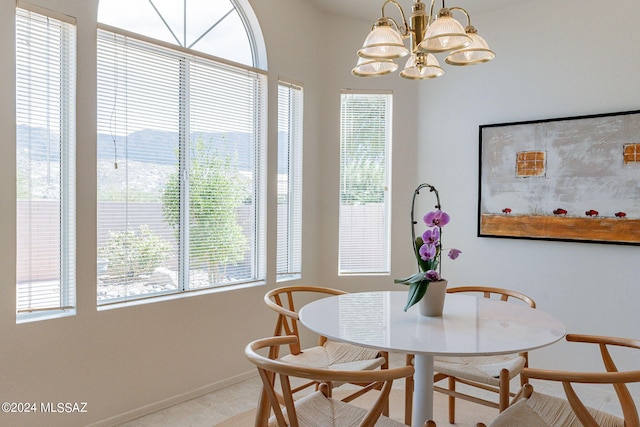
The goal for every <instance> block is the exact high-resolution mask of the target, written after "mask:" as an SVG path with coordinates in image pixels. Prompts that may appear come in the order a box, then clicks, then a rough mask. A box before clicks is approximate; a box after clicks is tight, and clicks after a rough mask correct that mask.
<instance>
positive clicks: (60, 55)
mask: <svg viewBox="0 0 640 427" xmlns="http://www.w3.org/2000/svg"><path fill="white" fill-rule="evenodd" d="M15 10H16V12H15V14H16V15H15V16H16V29H15V34H16V54H15V58H16V128H17V127H18V123H19V122H20V121H21V115H22V114H25V113H26V114H28V115H29V116H28V117H29V118H31V117H32V116H31V113H32V112H33V111H34V110H33V109H32V107H31V106H32V101H33V100H34V98H33V96H31V90H32V87H31V83H32V80H31V79H28V83H27V85H26V89H27V92H26V93H22V92H21V91H22V81H19V80H18V79H20V78H21V75H20V73H19V72H18V70H20V68H21V66H22V65H21V62H20V61H21V59H20V55H21V52H22V50H21V46H20V33H19V31H20V28H19V25H18V24H19V22H20V20H21V19H27V20H31V18H27V17H21V16H20V15H21V14H22V13H26V14H28V15H31V14H36V15H39V16H40V17H42V18H45V19H46V20H47V22H48V23H49V22H51V21H56V22H55V23H56V25H59V26H60V29H59V33H58V37H59V39H58V40H59V43H60V45H59V50H58V52H57V56H54V57H53V58H51V57H49V59H51V60H52V61H54V62H53V64H56V63H57V64H59V66H60V69H59V74H55V71H53V73H54V74H51V72H50V74H48V75H47V76H45V77H44V78H46V84H47V88H51V87H52V86H53V89H54V90H57V91H58V97H59V98H58V97H54V100H53V101H52V100H48V102H55V103H56V104H57V105H58V108H59V110H56V112H57V113H58V116H57V118H56V119H54V123H53V125H54V126H55V125H56V124H57V126H58V131H59V135H58V142H59V151H58V154H59V156H60V157H59V172H58V174H59V175H58V179H59V181H58V185H59V189H58V192H57V197H58V199H54V200H56V201H57V203H59V207H58V209H57V211H58V212H59V213H58V215H59V217H58V229H57V231H55V232H54V233H57V235H58V237H57V239H58V244H57V247H58V250H59V253H58V255H57V258H58V266H57V273H56V274H57V279H56V280H54V281H57V285H56V286H57V288H56V287H55V286H54V287H53V288H52V287H51V283H50V282H51V281H50V280H49V281H42V280H41V281H40V282H39V283H38V284H36V285H34V284H33V283H30V284H29V285H28V290H29V291H28V293H29V294H30V295H33V292H34V291H35V292H36V293H37V291H38V290H40V292H43V294H42V295H49V298H53V299H54V300H56V299H57V300H58V304H54V305H52V306H49V305H45V304H43V303H42V302H41V303H40V304H38V301H35V306H34V305H33V302H29V306H28V307H26V308H20V306H21V304H24V302H22V303H21V292H20V291H19V290H18V288H19V287H20V285H19V284H18V280H16V322H17V323H24V322H31V321H37V320H46V319H52V318H59V317H66V316H73V315H75V314H76V216H75V215H76V214H75V210H76V209H75V184H76V173H75V149H76V134H75V132H76V129H75V126H76V125H75V119H76V113H75V112H76V85H77V83H76V80H77V23H76V19H75V18H74V17H71V16H67V15H64V14H62V13H59V12H56V11H52V10H49V9H46V8H42V7H39V6H36V5H33V4H30V3H27V2H23V1H18V2H17V3H16V9H15ZM21 11H22V12H21ZM44 35H45V37H44V39H46V40H47V42H46V43H47V46H46V47H51V45H50V43H49V42H48V40H49V39H48V38H47V36H48V35H49V33H47V34H44ZM54 35H55V34H54ZM26 36H27V37H29V40H30V42H33V40H34V39H33V38H32V37H31V34H28V35H26ZM29 47H30V49H27V50H25V52H26V51H30V50H31V48H32V47H33V45H32V44H31V43H30V44H29ZM54 47H56V46H55V43H54ZM29 55H30V53H29ZM39 65H41V64H39ZM25 66H28V65H25ZM30 76H31V75H30ZM51 77H54V78H55V79H56V81H55V82H53V81H50V80H49V79H50V78H51ZM56 84H57V85H59V86H56ZM40 91H41V90H40ZM23 96H24V99H22V97H23ZM25 100H26V101H28V102H27V103H26V105H28V107H26V108H27V110H25V111H23V110H24V108H23V107H21V106H22V105H25V103H23V102H24V101H25ZM37 100H38V99H37V98H36V99H35V101H37ZM56 101H57V102H56ZM47 108H50V106H49V107H47ZM48 111H49V110H48ZM36 114H37V113H36ZM50 119H51V116H48V117H47V123H48V124H51V122H50V121H49V120H50ZM48 132H51V129H48ZM19 138H20V132H19V131H18V130H17V129H16V149H17V150H18V146H17V145H18V144H19ZM29 143H31V137H29ZM18 161H19V151H18V152H17V153H16V162H18ZM17 169H18V172H20V169H21V168H20V167H18V168H17ZM16 179H17V177H16ZM29 179H31V177H30V178H29ZM18 185H19V180H17V181H16V187H17V186H18ZM30 195H31V193H30ZM16 196H17V197H16V203H17V206H16V215H17V221H19V218H20V215H19V213H20V206H19V205H20V199H19V197H20V196H19V192H17V195H16ZM29 200H30V202H29V203H31V200H33V199H32V198H30V199H29ZM36 213H38V211H36ZM31 215H32V214H31V212H28V213H27V217H28V218H31V217H32V216H31ZM29 223H31V221H30V220H29ZM28 227H29V231H26V232H27V233H28V235H29V236H31V233H37V234H39V233H42V232H43V230H50V228H39V227H37V225H36V228H35V229H31V226H30V225H29V226H28ZM23 228H24V227H20V226H19V224H17V228H16V230H17V237H16V244H17V254H16V269H17V277H16V279H19V277H20V274H21V273H20V267H19V266H20V264H22V263H23V261H22V258H21V255H20V254H21V250H20V247H21V241H22V240H23V239H22V238H21V236H22V234H23V233H25V231H20V230H22V229H23ZM45 232H46V231H45ZM24 239H31V238H30V237H27V236H24ZM39 240H40V241H43V240H46V239H42V238H41V239H39ZM26 247H27V251H28V253H29V255H28V259H27V261H26V262H27V264H28V265H29V266H32V265H33V262H34V257H33V256H32V249H33V250H34V251H35V253H36V254H39V257H38V258H36V259H35V261H36V262H37V261H40V262H46V258H42V257H43V256H45V255H43V254H48V253H50V252H51V251H50V248H49V249H44V250H38V249H37V248H33V246H32V245H31V243H27V244H26ZM37 256H38V255H36V257H37ZM27 268H28V269H29V273H28V274H29V275H31V272H32V271H33V270H32V267H27ZM36 276H37V275H36ZM47 283H49V285H47ZM44 298H46V297H44ZM38 305H40V306H38Z"/></svg>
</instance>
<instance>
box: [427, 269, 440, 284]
mask: <svg viewBox="0 0 640 427" xmlns="http://www.w3.org/2000/svg"><path fill="white" fill-rule="evenodd" d="M424 277H425V278H426V279H427V280H429V281H431V282H433V281H436V280H440V274H438V272H437V271H435V270H429V271H427V272H426V273H425V275H424Z"/></svg>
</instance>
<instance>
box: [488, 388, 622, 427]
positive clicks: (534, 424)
mask: <svg viewBox="0 0 640 427" xmlns="http://www.w3.org/2000/svg"><path fill="white" fill-rule="evenodd" d="M588 409H589V412H590V413H591V414H592V415H593V417H594V418H595V420H596V422H597V423H598V426H600V427H624V420H623V419H621V418H618V417H616V416H614V415H611V414H608V413H606V412H602V411H599V410H597V409H593V408H588ZM513 426H518V427H582V423H580V421H578V417H576V414H575V412H573V410H572V409H571V406H570V405H569V402H567V401H566V400H564V399H560V398H557V397H552V396H548V395H546V394H542V393H537V392H533V394H532V395H531V397H530V398H528V399H522V400H520V401H518V402H516V403H514V404H513V405H511V406H510V407H509V408H507V409H506V410H505V411H504V412H502V413H501V414H500V415H499V416H498V417H497V418H496V419H495V420H494V421H493V422H492V423H491V424H490V425H489V427H513Z"/></svg>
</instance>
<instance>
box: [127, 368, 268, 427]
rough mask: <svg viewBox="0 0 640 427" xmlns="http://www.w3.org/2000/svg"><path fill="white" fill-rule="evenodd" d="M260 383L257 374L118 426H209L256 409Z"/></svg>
mask: <svg viewBox="0 0 640 427" xmlns="http://www.w3.org/2000/svg"><path fill="white" fill-rule="evenodd" d="M261 387H262V383H261V382H260V379H259V378H258V376H257V375H256V377H255V378H251V379H248V380H245V381H242V382H240V383H237V384H234V385H232V386H229V387H225V388H223V389H220V390H217V391H214V392H212V393H209V394H206V395H204V396H201V397H198V398H195V399H192V400H189V401H187V402H184V403H181V404H179V405H175V406H172V407H170V408H167V409H164V410H162V411H158V412H155V413H153V414H150V415H147V416H144V417H141V418H138V419H135V420H133V421H130V422H128V423H125V424H121V425H120V427H152V426H153V427H212V426H214V425H216V424H217V423H219V422H222V421H224V420H226V419H227V418H230V417H232V416H234V415H236V414H240V413H242V412H245V411H248V410H249V409H252V408H255V406H256V401H257V399H258V394H259V393H260V390H261Z"/></svg>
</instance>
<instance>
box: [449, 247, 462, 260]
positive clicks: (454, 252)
mask: <svg viewBox="0 0 640 427" xmlns="http://www.w3.org/2000/svg"><path fill="white" fill-rule="evenodd" d="M461 253H462V251H461V250H460V249H455V248H452V249H450V250H449V253H448V254H447V255H448V256H449V258H451V259H456V258H458V257H459V256H460V254H461Z"/></svg>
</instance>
